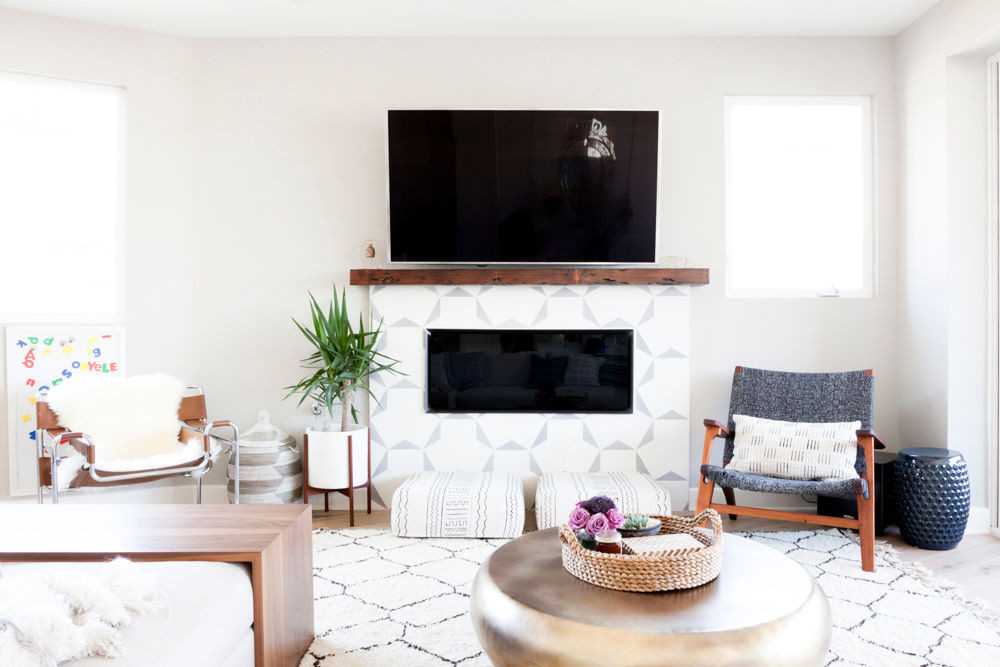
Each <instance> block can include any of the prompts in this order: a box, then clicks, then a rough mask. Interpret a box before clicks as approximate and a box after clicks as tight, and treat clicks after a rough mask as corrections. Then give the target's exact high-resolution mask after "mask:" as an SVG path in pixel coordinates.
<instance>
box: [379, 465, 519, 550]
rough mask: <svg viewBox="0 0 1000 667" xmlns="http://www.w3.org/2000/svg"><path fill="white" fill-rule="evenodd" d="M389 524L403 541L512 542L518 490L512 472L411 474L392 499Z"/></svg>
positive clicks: (516, 522)
mask: <svg viewBox="0 0 1000 667" xmlns="http://www.w3.org/2000/svg"><path fill="white" fill-rule="evenodd" d="M391 520H392V533H393V534H394V535H401V536H403V537H518V536H520V535H521V533H523V532H524V491H523V489H522V488H521V480H520V478H519V477H518V476H517V475H515V474H514V473H494V472H423V473H417V474H415V475H411V476H410V477H408V478H407V479H406V481H405V482H403V484H402V485H401V486H400V487H399V488H398V489H396V492H395V493H393V494H392V514H391Z"/></svg>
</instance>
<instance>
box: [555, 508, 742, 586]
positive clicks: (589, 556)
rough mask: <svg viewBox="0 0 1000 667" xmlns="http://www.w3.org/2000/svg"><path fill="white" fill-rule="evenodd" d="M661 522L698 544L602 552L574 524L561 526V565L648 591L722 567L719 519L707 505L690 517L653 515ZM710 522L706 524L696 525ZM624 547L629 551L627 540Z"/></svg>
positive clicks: (597, 581) (665, 529) (599, 582)
mask: <svg viewBox="0 0 1000 667" xmlns="http://www.w3.org/2000/svg"><path fill="white" fill-rule="evenodd" d="M652 518H654V519H659V520H660V521H662V522H663V525H662V526H661V527H660V533H659V534H660V535H667V534H673V533H686V534H688V535H690V536H691V537H693V538H694V539H696V540H697V541H698V542H700V543H701V545H702V546H700V547H690V548H686V549H671V550H668V551H650V552H644V553H642V554H635V553H623V554H606V553H600V552H598V551H590V550H588V549H585V548H584V547H583V546H582V545H581V544H580V541H579V540H578V539H577V537H576V533H575V532H574V531H573V529H572V528H570V527H569V526H567V525H565V524H563V525H562V526H560V527H559V539H560V541H561V542H562V563H563V567H564V568H566V570H567V571H569V573H570V574H572V575H573V576H575V577H577V578H578V579H582V580H583V581H586V582H587V583H590V584H594V585H595V586H602V587H604V588H611V589H614V590H618V591H633V592H637V593H651V592H654V591H672V590H679V589H683V588H694V587H695V586H701V585H702V584H705V583H708V582H709V581H712V580H713V579H715V578H716V577H718V576H719V572H720V571H721V569H722V542H723V535H722V518H721V517H720V516H719V513H718V512H716V511H715V510H713V509H711V508H709V509H706V510H704V511H703V512H700V513H698V514H697V515H695V516H693V517H690V518H689V517H681V516H666V515H653V516H652ZM705 521H708V526H709V529H708V530H706V529H704V528H701V527H700V525H701V524H702V523H704V522H705ZM624 549H625V551H627V552H630V551H631V550H630V549H629V547H628V545H627V544H626V545H625V546H624Z"/></svg>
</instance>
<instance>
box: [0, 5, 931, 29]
mask: <svg viewBox="0 0 1000 667" xmlns="http://www.w3.org/2000/svg"><path fill="white" fill-rule="evenodd" d="M937 2H938V0H0V7H7V8H10V9H20V10H24V11H29V12H38V13H42V14H51V15H54V16H63V17H69V18H73V19H79V20H83V21H91V22H95V23H105V24H109V25H115V26H123V27H128V28H136V29H139V30H149V31H153V32H161V33H167V34H172V35H181V36H185V37H301V36H321V35H331V36H333V35H337V36H345V35H384V36H402V35H425V36H433V35H476V36H514V35H518V36H522V35H524V36H530V35H534V36H559V35H570V36H588V35H594V36H597V35H602V36H608V35H622V36H627V35H699V36H709V35H718V36H778V35H788V36H821V35H830V36H834V35H836V36H842V35H863V36H887V35H895V34H897V33H899V32H900V31H901V30H903V29H904V28H905V27H906V26H907V25H909V24H910V23H911V22H912V21H913V20H914V19H916V18H917V17H918V16H920V15H921V14H923V13H924V12H926V11H927V10H928V9H930V8H931V7H932V6H934V5H935V4H937Z"/></svg>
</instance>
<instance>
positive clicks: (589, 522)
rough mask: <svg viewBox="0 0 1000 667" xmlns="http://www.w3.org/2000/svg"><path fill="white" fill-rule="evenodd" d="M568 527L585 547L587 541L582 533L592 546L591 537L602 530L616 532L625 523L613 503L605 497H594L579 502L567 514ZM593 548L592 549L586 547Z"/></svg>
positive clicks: (622, 515) (623, 517)
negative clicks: (575, 532) (587, 537)
mask: <svg viewBox="0 0 1000 667" xmlns="http://www.w3.org/2000/svg"><path fill="white" fill-rule="evenodd" d="M566 523H567V524H569V527H570V528H572V529H573V530H575V531H577V534H578V535H579V537H580V540H581V542H584V544H585V546H586V544H587V543H588V540H587V539H586V538H585V536H584V532H586V534H587V535H588V536H589V538H590V540H589V544H593V539H592V538H593V537H594V535H596V534H597V533H599V532H600V531H602V530H618V529H619V528H620V527H621V526H622V524H624V523H625V515H624V514H622V513H621V511H619V510H618V508H617V507H616V506H615V501H613V500H611V498H608V497H607V496H594V497H593V498H588V499H587V500H581V501H580V502H578V503H577V504H576V507H574V508H573V511H572V512H570V514H569V520H568V521H567V522H566ZM587 548H593V547H587Z"/></svg>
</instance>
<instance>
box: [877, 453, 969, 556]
mask: <svg viewBox="0 0 1000 667" xmlns="http://www.w3.org/2000/svg"><path fill="white" fill-rule="evenodd" d="M893 481H894V487H895V496H896V511H897V515H898V517H899V532H900V533H902V535H903V539H904V540H906V541H907V542H908V543H909V544H912V545H913V546H915V547H920V548H921V549H939V550H944V549H953V548H955V546H956V545H957V544H958V543H959V542H961V541H962V535H963V534H964V533H965V524H966V523H967V522H968V521H969V500H970V494H969V469H968V467H967V466H966V464H965V457H964V456H962V453H961V452H957V451H955V450H954V449H938V448H936V447H912V448H910V449H904V450H902V451H901V452H899V457H898V458H897V459H896V467H895V474H894V480H893Z"/></svg>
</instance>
